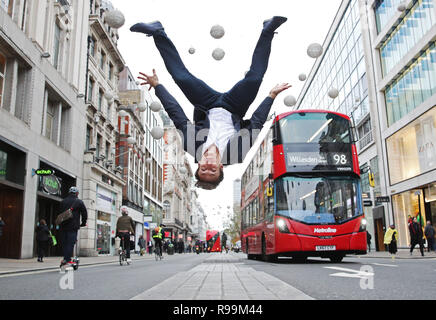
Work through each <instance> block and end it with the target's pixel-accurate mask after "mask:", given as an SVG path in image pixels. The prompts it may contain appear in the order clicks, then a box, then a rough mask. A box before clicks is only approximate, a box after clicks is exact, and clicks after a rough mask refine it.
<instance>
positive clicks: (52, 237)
mask: <svg viewBox="0 0 436 320" xmlns="http://www.w3.org/2000/svg"><path fill="white" fill-rule="evenodd" d="M50 238H51V241H50V242H51V245H52V246H53V247H54V246H55V245H57V244H58V241H57V240H56V237H55V236H54V235H52V234H51V232H50Z"/></svg>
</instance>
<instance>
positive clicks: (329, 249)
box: [315, 246, 336, 251]
mask: <svg viewBox="0 0 436 320" xmlns="http://www.w3.org/2000/svg"><path fill="white" fill-rule="evenodd" d="M315 249H316V251H334V250H336V246H316V247H315Z"/></svg>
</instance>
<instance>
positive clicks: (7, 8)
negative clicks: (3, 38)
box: [0, 0, 14, 17]
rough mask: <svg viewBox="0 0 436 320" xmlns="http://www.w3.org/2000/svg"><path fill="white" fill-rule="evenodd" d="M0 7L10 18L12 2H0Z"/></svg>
mask: <svg viewBox="0 0 436 320" xmlns="http://www.w3.org/2000/svg"><path fill="white" fill-rule="evenodd" d="M0 7H1V8H2V9H3V10H5V11H6V12H7V13H8V15H9V16H10V17H12V13H13V8H14V0H0Z"/></svg>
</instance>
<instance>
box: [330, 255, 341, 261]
mask: <svg viewBox="0 0 436 320" xmlns="http://www.w3.org/2000/svg"><path fill="white" fill-rule="evenodd" d="M342 259H344V256H342V255H334V256H331V257H330V261H331V262H334V263H339V262H341V261H342Z"/></svg>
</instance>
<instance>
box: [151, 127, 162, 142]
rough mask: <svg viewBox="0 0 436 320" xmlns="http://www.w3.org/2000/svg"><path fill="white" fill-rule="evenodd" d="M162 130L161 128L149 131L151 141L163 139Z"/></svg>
mask: <svg viewBox="0 0 436 320" xmlns="http://www.w3.org/2000/svg"><path fill="white" fill-rule="evenodd" d="M163 135H164V130H163V129H162V128H161V127H154V128H153V129H151V136H152V137H153V139H156V140H159V139H161V138H162V137H163Z"/></svg>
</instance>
